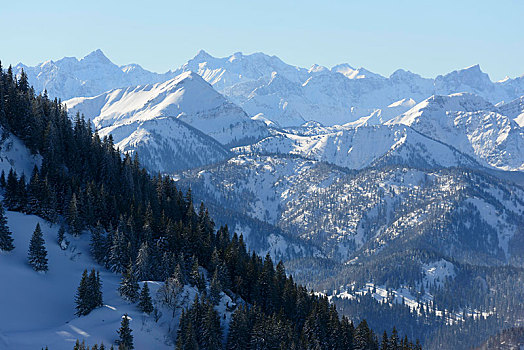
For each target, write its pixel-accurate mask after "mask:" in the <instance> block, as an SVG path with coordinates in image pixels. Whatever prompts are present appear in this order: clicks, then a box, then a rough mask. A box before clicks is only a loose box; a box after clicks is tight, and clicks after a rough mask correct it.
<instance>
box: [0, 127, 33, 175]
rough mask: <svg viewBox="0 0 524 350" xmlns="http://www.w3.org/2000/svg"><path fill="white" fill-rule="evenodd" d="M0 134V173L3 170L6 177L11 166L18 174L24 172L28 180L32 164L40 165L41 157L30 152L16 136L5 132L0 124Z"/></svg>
mask: <svg viewBox="0 0 524 350" xmlns="http://www.w3.org/2000/svg"><path fill="white" fill-rule="evenodd" d="M0 135H1V138H0V173H1V172H2V171H3V172H4V174H5V176H6V177H7V174H9V170H11V168H13V169H14V170H16V171H17V173H18V175H19V176H20V175H22V174H25V177H26V179H27V180H28V181H29V176H31V173H32V171H33V168H34V166H35V165H37V166H40V164H41V162H42V160H41V157H40V156H39V155H33V154H31V152H29V150H28V149H27V148H26V147H25V145H24V143H23V142H22V141H20V139H19V138H18V137H16V136H14V135H13V134H11V133H9V132H6V131H5V129H4V128H3V127H1V126H0Z"/></svg>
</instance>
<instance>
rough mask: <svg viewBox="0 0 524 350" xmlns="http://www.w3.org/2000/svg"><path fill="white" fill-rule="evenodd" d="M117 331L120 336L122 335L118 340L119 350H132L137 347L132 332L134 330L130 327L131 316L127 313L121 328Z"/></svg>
mask: <svg viewBox="0 0 524 350" xmlns="http://www.w3.org/2000/svg"><path fill="white" fill-rule="evenodd" d="M117 332H118V336H119V337H120V340H119V342H118V349H119V350H132V349H134V348H135V347H134V345H133V335H132V334H131V332H132V330H131V328H130V327H129V316H128V315H127V314H124V316H122V322H121V323H120V329H119V330H118V331H117Z"/></svg>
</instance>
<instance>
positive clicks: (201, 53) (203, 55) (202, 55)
mask: <svg viewBox="0 0 524 350" xmlns="http://www.w3.org/2000/svg"><path fill="white" fill-rule="evenodd" d="M210 57H213V56H211V55H210V54H208V53H207V52H206V51H205V50H204V49H201V50H199V51H198V53H197V54H196V56H195V57H194V58H193V59H196V58H210Z"/></svg>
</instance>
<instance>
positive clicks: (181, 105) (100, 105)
mask: <svg viewBox="0 0 524 350" xmlns="http://www.w3.org/2000/svg"><path fill="white" fill-rule="evenodd" d="M65 104H66V105H67V107H68V110H69V113H70V114H71V115H74V114H75V113H76V112H80V113H82V114H84V116H85V117H86V118H87V119H91V121H92V122H93V124H94V126H95V127H96V128H97V129H98V130H100V132H101V133H103V132H104V131H103V129H104V128H108V127H111V128H115V127H117V126H122V125H126V124H131V123H136V122H144V121H149V120H153V119H156V118H159V117H174V118H177V119H179V120H181V121H183V122H185V123H187V124H189V125H191V126H193V127H194V128H196V129H198V130H200V131H202V132H203V133H205V134H207V135H208V136H210V137H212V138H214V139H215V140H217V141H218V142H220V143H222V144H224V145H226V144H242V143H243V142H246V140H250V141H251V140H257V139H260V138H261V137H263V136H266V135H267V134H268V132H267V130H266V126H265V124H264V123H263V122H258V121H254V120H252V119H250V118H249V117H248V116H247V115H246V114H245V113H244V111H243V110H242V109H241V108H239V107H237V106H236V105H234V104H233V103H231V102H229V101H228V100H227V99H225V98H224V97H223V96H222V95H220V94H219V93H217V92H216V91H215V90H214V89H213V88H212V87H211V86H210V85H209V84H208V83H206V82H205V81H204V80H203V79H202V78H201V77H200V76H199V75H197V74H195V73H191V72H186V73H183V74H180V75H179V76H177V77H176V78H174V79H172V80H168V81H166V82H164V83H159V84H154V85H141V86H137V87H131V88H126V89H117V90H112V91H108V92H106V93H104V94H101V95H98V96H95V97H90V98H85V97H79V98H74V99H71V100H68V101H66V102H65ZM122 136H123V135H122ZM122 139H123V137H122V138H120V139H119V140H115V141H116V142H120V141H121V140H122Z"/></svg>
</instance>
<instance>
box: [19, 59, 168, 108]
mask: <svg viewBox="0 0 524 350" xmlns="http://www.w3.org/2000/svg"><path fill="white" fill-rule="evenodd" d="M22 69H23V70H24V71H25V72H26V73H27V76H28V78H29V82H30V84H31V85H33V87H34V88H35V91H36V92H37V93H40V92H43V91H44V90H47V93H48V95H49V96H50V97H58V98H61V99H62V100H66V99H70V98H72V97H77V96H95V95H98V94H100V93H102V92H104V91H108V90H111V89H115V88H121V87H126V86H134V85H141V84H152V83H156V82H162V81H165V80H168V79H171V78H173V77H174V76H175V75H174V74H173V73H172V72H167V73H165V74H158V73H153V72H149V71H147V70H145V69H143V68H142V67H140V66H139V65H138V64H129V65H125V66H121V67H118V66H117V65H116V64H114V63H112V62H111V61H110V60H109V59H108V58H107V57H106V56H105V55H104V53H103V52H102V51H101V50H95V51H93V52H91V53H90V54H88V55H87V56H85V57H84V58H81V59H77V58H74V57H65V58H62V59H60V60H58V61H51V60H49V61H46V62H43V63H40V64H38V65H37V66H34V67H28V66H25V65H24V64H21V63H20V64H18V65H17V66H16V67H14V72H15V73H16V74H19V73H20V71H21V70H22Z"/></svg>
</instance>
